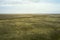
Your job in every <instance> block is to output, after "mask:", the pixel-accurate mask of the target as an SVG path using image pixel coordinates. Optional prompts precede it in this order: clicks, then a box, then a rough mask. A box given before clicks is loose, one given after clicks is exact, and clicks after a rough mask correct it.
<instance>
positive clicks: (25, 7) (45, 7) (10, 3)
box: [0, 0, 60, 14]
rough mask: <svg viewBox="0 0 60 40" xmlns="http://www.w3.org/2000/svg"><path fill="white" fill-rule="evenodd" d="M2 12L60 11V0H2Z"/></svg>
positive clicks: (0, 10)
mask: <svg viewBox="0 0 60 40" xmlns="http://www.w3.org/2000/svg"><path fill="white" fill-rule="evenodd" d="M0 13H4V14H5V13H8V14H9V13H14V14H15V13H34V14H35V13H60V0H0Z"/></svg>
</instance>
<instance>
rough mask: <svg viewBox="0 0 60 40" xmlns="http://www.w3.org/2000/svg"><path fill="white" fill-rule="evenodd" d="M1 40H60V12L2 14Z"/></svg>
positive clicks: (0, 17)
mask: <svg viewBox="0 0 60 40" xmlns="http://www.w3.org/2000/svg"><path fill="white" fill-rule="evenodd" d="M0 40H60V14H49V15H31V14H30V15H28V14H26V15H25V14H24V15H17V14H16V15H14V14H12V15H9V14H8V15H7V14H6V15H4V14H0Z"/></svg>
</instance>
